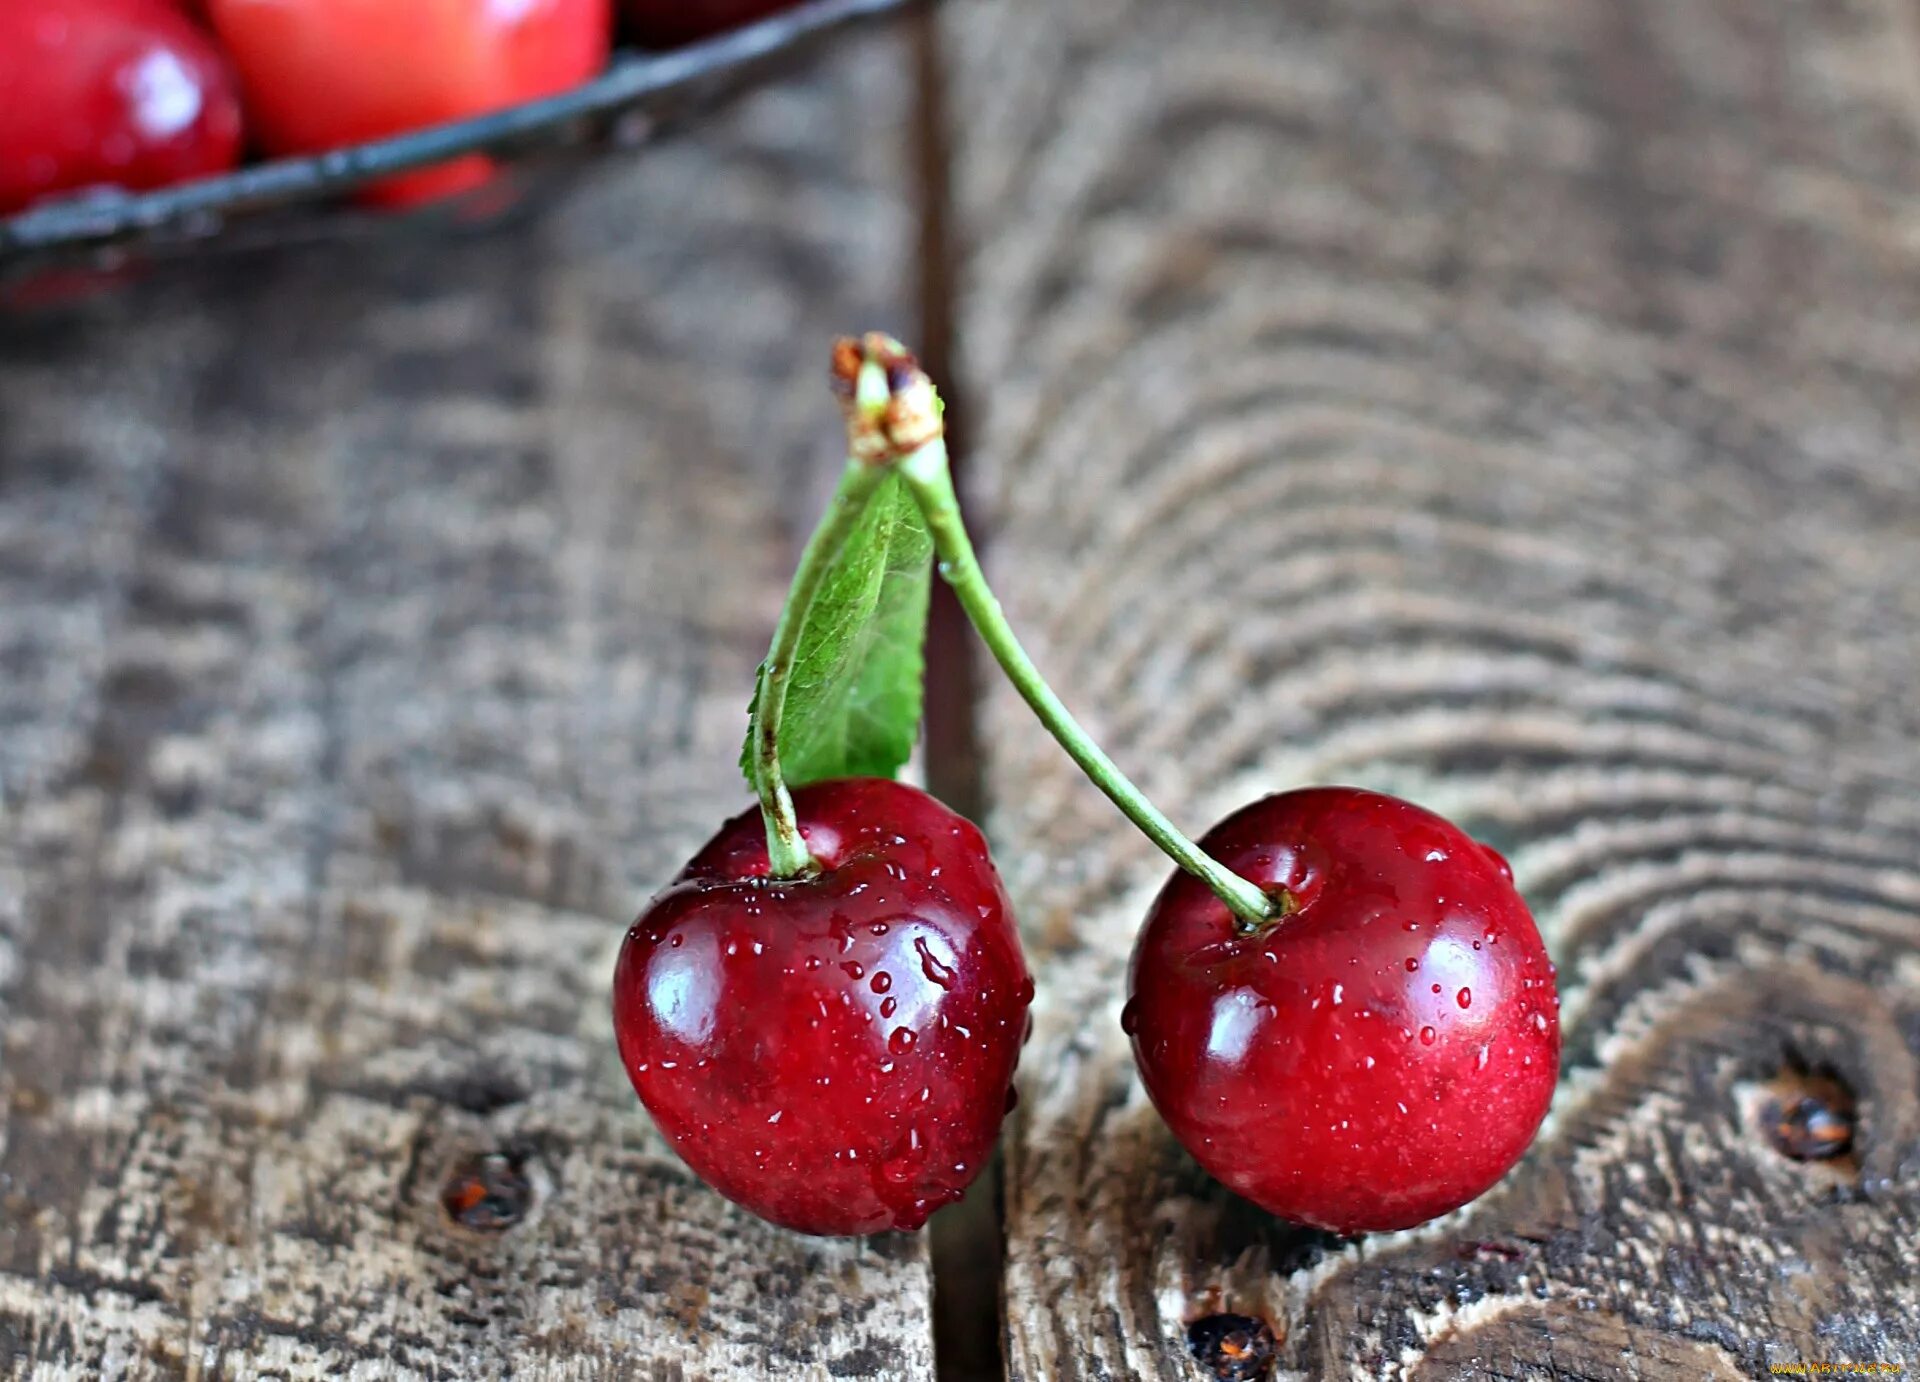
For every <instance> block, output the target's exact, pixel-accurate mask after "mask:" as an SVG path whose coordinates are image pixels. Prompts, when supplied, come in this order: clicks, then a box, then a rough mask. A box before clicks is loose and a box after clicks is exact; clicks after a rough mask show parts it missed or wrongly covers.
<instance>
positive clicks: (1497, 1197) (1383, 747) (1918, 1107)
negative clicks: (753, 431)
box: [943, 0, 1920, 1379]
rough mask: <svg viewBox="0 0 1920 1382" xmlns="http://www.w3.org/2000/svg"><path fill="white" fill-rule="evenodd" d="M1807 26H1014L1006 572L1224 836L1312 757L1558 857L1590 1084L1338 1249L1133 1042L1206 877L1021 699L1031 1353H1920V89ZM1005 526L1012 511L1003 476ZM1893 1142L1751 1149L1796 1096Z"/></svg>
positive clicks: (963, 227) (1151, 756) (994, 825)
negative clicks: (1159, 1109) (1400, 1219)
mask: <svg viewBox="0 0 1920 1382" xmlns="http://www.w3.org/2000/svg"><path fill="white" fill-rule="evenodd" d="M1915 21H1916V13H1915V11H1914V10H1913V9H1912V7H1911V6H1908V5H1903V4H1898V3H1895V4H1886V3H1865V2H1858V3H1839V4H1815V3H1811V0H1789V2H1786V3H1768V4H1756V3H1753V0H1458V2H1456V3H1447V4H1431V3H1427V0H1360V2H1359V3H1345V2H1344V0H1343V2H1342V3H1330V2H1329V0H1302V2H1301V3H1284V4H1282V3H1259V4H1254V3H1248V0H1193V2H1192V3H1182V4H1156V3H1148V0H1051V2H1050V3H1043V4H1039V5H1035V4H1031V3H1023V2H1022V0H978V3H974V4H969V5H966V6H954V7H950V8H948V9H947V10H945V11H943V31H944V36H945V40H946V44H947V51H948V57H949V74H950V78H949V79H950V82H951V85H952V109H953V111H954V113H955V115H954V118H955V119H956V121H958V122H961V127H962V128H963V130H964V131H965V133H964V136H963V137H962V138H961V140H960V145H959V152H958V161H957V167H956V171H955V183H956V195H955V204H956V207H957V212H956V217H957V225H958V231H959V234H960V236H961V238H962V239H963V240H964V241H965V242H966V244H967V245H968V246H969V247H970V250H971V252H970V254H969V256H968V258H967V260H966V262H965V263H964V265H963V268H962V273H961V282H962V284H963V292H962V296H961V300H960V302H959V305H958V310H957V316H956V319H957V322H958V331H959V349H960V352H961V355H962V357H963V363H964V364H965V366H966V367H967V368H966V370H965V373H964V376H963V379H964V385H965V390H964V396H965V398H966V399H967V400H968V402H969V404H970V409H971V410H970V412H969V414H968V417H969V420H970V423H971V435H972V439H973V446H972V452H971V455H970V456H969V458H968V459H969V462H970V464H972V465H973V466H974V467H975V469H974V471H973V474H974V478H975V481H976V489H977V491H978V496H979V498H980V499H981V500H982V501H983V502H982V505H981V507H982V509H983V511H984V510H987V509H992V510H994V511H996V512H997V514H998V520H999V528H998V536H997V541H996V543H995V545H994V549H993V553H992V557H991V565H992V567H993V569H994V572H995V576H996V580H997V582H998V584H999V585H1000V586H1001V588H1002V591H1003V594H1004V595H1005V597H1006V599H1007V603H1008V605H1009V607H1010V609H1011V612H1012V615H1013V617H1014V620H1015V622H1016V624H1017V625H1019V626H1020V627H1021V628H1022V629H1023V630H1024V631H1025V632H1026V633H1027V634H1029V635H1030V636H1031V640H1032V643H1033V645H1034V652H1035V654H1036V657H1037V659H1038V661H1039V662H1040V664H1041V665H1042V667H1043V668H1044V669H1046V670H1047V672H1048V673H1049V674H1050V676H1052V677H1053V678H1054V679H1055V683H1056V685H1057V687H1058V688H1059V689H1060V691H1061V692H1062V694H1063V695H1064V696H1065V697H1066V698H1067V700H1068V701H1069V702H1070V703H1072V704H1074V705H1076V706H1077V707H1078V708H1079V709H1081V710H1083V711H1084V712H1085V714H1086V718H1087V719H1088V720H1089V722H1090V723H1091V724H1092V725H1093V726H1094V727H1095V729H1096V732H1097V733H1099V734H1100V735H1101V736H1102V737H1103V738H1104V740H1105V741H1106V743H1107V745H1108V747H1109V748H1110V749H1112V750H1113V751H1114V753H1115V755H1116V757H1117V758H1118V759H1119V760H1120V761H1121V762H1122V764H1123V765H1125V766H1127V767H1128V768H1129V769H1130V770H1136V771H1137V772H1138V774H1139V776H1140V777H1141V779H1142V780H1143V781H1144V783H1145V784H1146V785H1147V786H1148V787H1149V788H1150V790H1151V791H1152V792H1153V793H1154V794H1155V795H1156V796H1157V797H1158V798H1160V799H1161V800H1162V802H1163V804H1164V805H1166V806H1167V807H1169V808H1170V809H1171V810H1173V812H1174V814H1176V815H1177V816H1178V817H1180V818H1181V819H1183V820H1184V821H1186V822H1189V823H1191V824H1193V825H1194V826H1195V827H1199V826H1201V825H1204V824H1205V823H1206V822H1207V821H1209V820H1211V819H1214V818H1217V817H1218V816H1219V815H1221V814H1223V813H1224V812H1225V811H1226V810H1228V809H1229V808H1231V807H1233V806H1235V805H1238V804H1239V803H1241V802H1244V801H1246V800H1249V799H1251V798H1253V797H1255V796H1258V795H1261V794H1263V793H1265V792H1267V791H1271V790H1277V789H1278V788H1280V787H1282V786H1288V785H1295V784H1299V783H1302V782H1309V781H1349V782H1359V783H1362V784H1369V785H1375V786H1379V787H1383V788H1386V789H1388V790H1394V791H1398V792H1401V793H1404V794H1408V795H1411V796H1414V797H1416V798H1418V799H1421V800H1423V801H1426V802H1428V803H1430V804H1432V805H1433V806H1435V807H1437V808H1438V809H1441V810H1443V811H1445V812H1447V813H1449V814H1452V815H1454V816H1456V817H1458V818H1460V819H1461V820H1463V821H1464V822H1465V823H1467V824H1468V825H1469V826H1470V827H1472V828H1473V829H1474V830H1476V831H1477V832H1478V833H1480V834H1481V835H1482V836H1483V837H1484V838H1487V839H1488V840H1490V841H1491V842H1492V843H1494V844H1496V845H1497V846H1498V847H1499V848H1501V849H1503V850H1505V851H1506V852H1507V853H1508V854H1509V855H1510V856H1511V858H1512V861H1513V863H1514V866H1515V868H1516V870H1517V873H1518V877H1519V881H1520V883H1521V885H1522V887H1523V889H1524V890H1525V891H1526V892H1527V893H1528V895H1529V896H1530V897H1531V899H1532V900H1533V902H1534V903H1535V905H1536V907H1537V908H1538V911H1539V915H1540V918H1541V920H1542V922H1543V926H1544V929H1545V932H1546V934H1547V937H1548V941H1549V945H1550V947H1551V948H1552V950H1553V951H1554V953H1555V955H1556V958H1557V959H1558V961H1559V964H1560V966H1561V975H1562V982H1563V985H1564V995H1565V1000H1564V1008H1563V1014H1564V1018H1565V1024H1566V1029H1565V1030H1566V1043H1567V1044H1566V1076H1565V1079H1564V1082H1563V1086H1562V1088H1561V1091H1560V1095H1559V1098H1558V1101H1557V1103H1556V1106H1555V1110H1554V1112H1553V1114H1552V1116H1551V1119H1550V1121H1549V1123H1548V1125H1547V1127H1546V1129H1545V1131H1544V1133H1543V1134H1542V1137H1541V1139H1540V1141H1539V1143H1538V1145H1537V1146H1536V1147H1535V1149H1534V1150H1533V1152H1532V1154H1531V1155H1530V1156H1529V1157H1528V1158H1527V1160H1526V1161H1525V1163H1524V1164H1523V1166H1522V1167H1521V1168H1520V1169H1519V1170H1518V1171H1517V1172H1516V1173H1515V1174H1514V1175H1513V1176H1512V1177H1511V1178H1510V1179H1509V1180H1508V1181H1507V1182H1506V1183H1505V1184H1503V1185H1502V1186H1501V1187H1499V1188H1498V1189H1497V1190H1495V1191H1494V1192H1493V1193H1492V1194H1490V1195H1488V1196H1487V1197H1486V1198H1485V1199H1484V1200H1483V1201H1481V1202H1480V1203H1478V1204H1476V1205H1474V1206H1472V1207H1471V1208H1470V1209H1468V1210H1466V1211H1464V1212H1462V1213H1459V1214H1457V1215H1455V1216H1452V1217H1450V1218H1449V1219H1447V1220H1446V1221H1443V1222H1441V1223H1439V1224H1436V1225H1433V1226H1431V1227H1429V1228H1427V1229H1423V1230H1419V1231H1415V1232H1411V1233H1405V1234H1399V1235H1392V1236H1383V1237H1375V1238H1370V1239H1367V1240H1365V1241H1362V1242H1357V1243H1343V1242H1339V1241H1335V1240H1331V1239H1327V1238H1323V1237H1318V1236H1313V1235H1305V1234H1301V1233H1298V1232H1292V1231H1289V1230H1287V1229H1286V1228H1285V1227H1284V1226H1282V1225H1280V1224H1278V1223H1276V1222H1274V1221H1272V1220H1270V1219H1268V1218H1265V1217H1264V1216H1262V1215H1260V1214H1259V1213H1258V1212H1257V1211H1254V1210H1253V1209H1251V1208H1250V1207H1249V1206H1247V1205H1246V1204H1244V1203H1241V1202H1238V1201H1236V1200H1233V1199H1232V1198H1231V1197H1229V1196H1227V1195H1226V1194H1225V1193H1224V1192H1222V1191H1221V1190H1220V1189H1218V1188H1217V1187H1216V1186H1215V1185H1213V1184H1211V1183H1210V1182H1209V1181H1208V1180H1207V1178H1206V1177H1205V1176H1204V1175H1202V1174H1201V1173H1200V1172H1199V1171H1198V1170H1197V1168H1196V1167H1195V1166H1194V1164H1193V1163H1192V1162H1191V1161H1190V1160H1189V1159H1188V1158H1187V1157H1186V1156H1185V1155H1184V1154H1183V1153H1181V1152H1180V1151H1179V1149H1178V1148H1177V1146H1176V1145H1175V1144H1174V1143H1173V1141H1172V1140H1171V1138H1170V1136H1169V1135H1168V1134H1167V1133H1166V1132H1165V1131H1164V1129H1163V1128H1162V1126H1161V1125H1160V1124H1159V1122H1158V1120H1157V1119H1156V1118H1155V1116H1154V1114H1153V1112H1152V1110H1151V1108H1150V1107H1149V1106H1148V1105H1147V1103H1146V1101H1145V1099H1144V1097H1143V1095H1142V1093H1141V1091H1140V1089H1139V1085H1138V1082H1137V1081H1136V1080H1135V1078H1134V1076H1133V1072H1132V1068H1131V1063H1130V1061H1129V1059H1128V1055H1127V1051H1126V1047H1125V1044H1124V1039H1123V1037H1122V1034H1121V1031H1120V1028H1119V1024H1118V1013H1119V1008H1120V1002H1121V996H1122V995H1121V984H1122V973H1123V966H1124V961H1125V957H1126V954H1127V951H1128V948H1129V945H1130V942H1131V937H1132V932H1133V929H1134V927H1135V925H1136V924H1137V922H1138V919H1139V918H1140V916H1141V915H1142V913H1143V911H1144V909H1145V905H1146V902H1147V900H1148V898H1149V897H1150V895H1151V893H1152V891H1153V889H1154V888H1156V887H1157V885H1158V883H1159V882H1160V880H1161V878H1162V877H1163V875H1164V872H1165V865H1164V864H1163V863H1162V862H1160V861H1159V860H1158V859H1157V858H1156V857H1155V856H1154V855H1153V854H1152V853H1151V852H1150V851H1149V850H1148V849H1147V848H1146V847H1145V846H1144V845H1143V844H1142V842H1141V841H1140V840H1138V839H1137V838H1136V837H1134V836H1133V835H1132V834H1131V832H1130V831H1128V830H1127V829H1126V828H1125V827H1124V826H1123V825H1122V824H1121V823H1120V822H1119V820H1118V818H1117V816H1115V814H1114V813H1113V812H1112V810H1111V808H1110V807H1108V806H1107V805H1106V803H1105V802H1104V801H1103V800H1102V799H1101V798H1100V797H1099V796H1098V795H1097V794H1096V793H1095V792H1094V791H1093V790H1092V789H1091V788H1089V787H1088V786H1087V785H1086V784H1085V783H1083V782H1081V781H1080V780H1079V779H1078V778H1077V775H1076V774H1075V772H1074V770H1073V769H1072V767H1071V766H1070V765H1069V764H1068V763H1067V762H1066V761H1065V760H1064V758H1062V757H1061V756H1060V755H1059V754H1057V753H1055V752H1050V751H1049V750H1048V748H1047V747H1046V745H1045V744H1044V743H1043V742H1042V740H1041V738H1040V736H1039V733H1038V731H1037V730H1036V729H1035V728H1034V726H1033V725H1032V724H1031V722H1030V720H1029V719H1028V717H1027V716H1026V714H1025V712H1024V711H1023V709H1022V708H1021V707H1020V706H1019V705H1018V704H1017V703H1016V702H1015V701H1014V700H1013V698H1012V697H1011V696H1010V695H1007V694H1004V693H1002V694H997V695H995V696H994V697H993V698H992V700H991V702H990V704H989V706H988V707H987V719H986V722H985V726H984V730H983V733H982V736H981V737H982V741H983V742H984V743H985V744H986V745H987V746H988V749H989V762H988V765H987V775H986V786H987V792H988V795H989V799H990V801H991V803H992V808H991V819H990V824H991V834H992V835H993V837H994V839H995V841H996V847H997V850H998V854H999V858H1000V860H1001V863H1002V867H1003V869H1004V870H1005V871H1006V873H1007V874H1008V875H1009V878H1010V881H1011V883H1012V885H1013V887H1014V889H1015V892H1016V899H1017V901H1018V902H1019V904H1020V905H1021V906H1022V908H1023V919H1024V921H1025V923H1026V924H1027V926H1028V927H1029V930H1030V934H1031V937H1032V942H1033V947H1034V949H1035V950H1036V951H1037V952H1038V954H1039V956H1040V960H1039V973H1040V991H1041V998H1040V1006H1039V1007H1038V1009H1037V1013H1038V1020H1037V1032H1036V1036H1035V1039H1034V1041H1033V1044H1032V1045H1031V1047H1030V1048H1029V1050H1028V1053H1027V1056H1026V1059H1025V1061H1024V1063H1023V1065H1024V1080H1023V1089H1024V1094H1025V1098H1024V1101H1023V1103H1022V1105H1021V1110H1020V1113H1019V1114H1018V1116H1017V1121H1016V1123H1015V1124H1014V1127H1013V1130H1012V1132H1011V1135H1010V1138H1009V1150H1008V1165H1007V1170H1006V1182H1007V1184H1006V1192H1005V1194H1006V1205H1007V1209H1006V1233H1007V1239H1008V1265H1007V1279H1006V1297H1007V1308H1008V1312H1009V1318H1008V1321H1007V1347H1008V1354H1009V1361H1010V1366H1011V1370H1012V1373H1013V1375H1014V1376H1016V1377H1018V1378H1121V1377H1129V1378H1131V1377H1154V1378H1166V1379H1174V1378H1186V1377H1192V1376H1194V1375H1195V1374H1194V1372H1193V1371H1192V1369H1193V1364H1192V1363H1191V1362H1189V1360H1188V1358H1187V1356H1186V1351H1185V1347H1184V1334H1185V1326H1186V1323H1187V1322H1188V1321H1189V1320H1190V1319H1192V1318H1193V1317H1194V1316H1197V1315H1202V1314H1205V1313H1207V1312H1209V1311H1214V1310H1238V1311H1247V1312H1251V1313H1255V1314H1260V1315H1264V1316H1265V1317H1267V1318H1268V1319H1270V1320H1271V1321H1272V1323H1273V1325H1274V1327H1275V1329H1276V1331H1278V1332H1279V1333H1281V1334H1282V1335H1283V1336H1284V1338H1283V1341H1282V1343H1281V1345H1280V1350H1279V1352H1280V1359H1279V1362H1280V1368H1281V1375H1283V1376H1297V1377H1326V1378H1334V1377H1354V1378H1375V1377H1436V1378H1437V1377H1465V1376H1494V1377H1528V1378H1531V1377H1546V1376H1553V1377H1613V1376H1646V1377H1683V1376H1684V1377H1701V1376H1706V1377H1737V1376H1750V1375H1756V1374H1757V1375H1765V1374H1766V1372H1767V1365H1768V1364H1769V1363H1773V1362H1798V1361H1803V1360H1807V1361H1819V1360H1829V1361H1832V1360H1847V1361H1854V1362H1873V1361H1888V1362H1904V1363H1905V1365H1906V1366H1907V1367H1908V1368H1909V1369H1911V1368H1913V1367H1915V1366H1920V1247H1917V1246H1916V1243H1920V1237H1917V1236H1916V1230H1917V1229H1920V1079H1917V1076H1916V1072H1917V1071H1920V953H1916V949H1915V947H1916V942H1920V747H1917V746H1916V745H1917V743H1920V694H1916V691H1915V687H1916V686H1917V685H1920V654H1917V653H1916V634H1917V633H1920V325H1916V323H1920V101H1917V100H1916V92H1920V61H1916V54H1917V53H1920V48H1917V47H1916V43H1915V35H1916V32H1917V30H1916V22H1915ZM1016 492H1017V494H1018V498H1017V499H1015V498H1014V497H1013V496H1014V494H1015V493H1016ZM1796 1061H1797V1062H1801V1063H1805V1064H1808V1065H1811V1066H1814V1067H1820V1066H1825V1067H1829V1068H1830V1069H1831V1070H1832V1071H1833V1072H1834V1073H1835V1074H1837V1075H1838V1076H1839V1077H1840V1078H1841V1079H1842V1080H1844V1081H1845V1082H1846V1083H1847V1084H1848V1085H1850V1086H1851V1088H1852V1090H1853V1092H1854V1094H1855V1095H1856V1096H1857V1099H1858V1104H1859V1110H1858V1127H1857V1141H1856V1148H1855V1154H1854V1155H1853V1156H1852V1157H1849V1158H1843V1159H1841V1160H1839V1161H1835V1162H1828V1163H1825V1164H1812V1163H1806V1162H1799V1161H1793V1160H1789V1159H1787V1158H1785V1157H1783V1156H1781V1155H1779V1154H1778V1153H1777V1152H1776V1151H1775V1150H1774V1149H1773V1147H1772V1146H1771V1145H1769V1142H1768V1140H1767V1139H1766V1138H1765V1137H1764V1136H1762V1135H1761V1134H1760V1133H1759V1131H1757V1129H1756V1126H1755V1119H1756V1115H1755V1113H1754V1112H1753V1106H1754V1104H1755V1103H1756V1102H1757V1101H1758V1100H1759V1099H1760V1098H1761V1097H1762V1093H1763V1090H1762V1088H1761V1087H1762V1086H1764V1085H1765V1084H1766V1083H1767V1082H1768V1081H1771V1080H1773V1079H1775V1078H1776V1077H1778V1076H1779V1075H1780V1074H1781V1072H1782V1071H1783V1070H1790V1068H1791V1067H1792V1066H1793V1064H1794V1063H1795V1062H1796Z"/></svg>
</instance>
